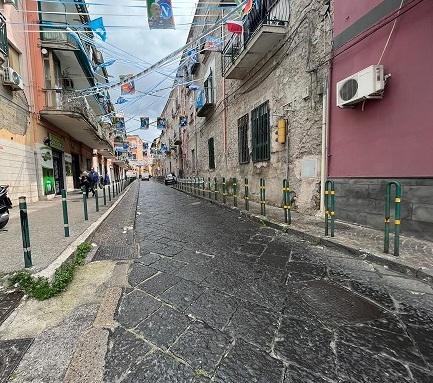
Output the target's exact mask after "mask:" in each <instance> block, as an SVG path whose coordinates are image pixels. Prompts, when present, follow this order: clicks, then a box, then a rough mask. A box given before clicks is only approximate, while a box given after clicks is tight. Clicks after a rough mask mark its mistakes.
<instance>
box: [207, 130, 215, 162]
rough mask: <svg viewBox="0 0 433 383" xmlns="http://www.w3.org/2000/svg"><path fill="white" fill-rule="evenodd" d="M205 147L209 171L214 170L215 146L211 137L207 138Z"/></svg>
mask: <svg viewBox="0 0 433 383" xmlns="http://www.w3.org/2000/svg"><path fill="white" fill-rule="evenodd" d="M207 145H208V151H209V169H215V146H214V139H213V137H212V138H209V140H208V141H207Z"/></svg>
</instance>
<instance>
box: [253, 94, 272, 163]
mask: <svg viewBox="0 0 433 383" xmlns="http://www.w3.org/2000/svg"><path fill="white" fill-rule="evenodd" d="M251 125H252V144H253V161H254V162H259V161H269V160H270V158H271V130H270V122H269V106H268V102H265V103H264V104H262V105H260V106H259V107H257V108H255V109H254V110H253V111H252V112H251Z"/></svg>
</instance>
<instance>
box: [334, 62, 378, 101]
mask: <svg viewBox="0 0 433 383" xmlns="http://www.w3.org/2000/svg"><path fill="white" fill-rule="evenodd" d="M384 89H385V76H384V72H383V65H371V66H369V67H368V68H365V69H363V70H362V71H360V72H358V73H355V74H354V75H352V76H350V77H347V78H345V79H344V80H341V81H339V82H337V106H339V107H340V108H344V107H348V106H353V105H356V104H358V103H359V102H362V101H364V100H366V99H371V98H382V95H383V90H384Z"/></svg>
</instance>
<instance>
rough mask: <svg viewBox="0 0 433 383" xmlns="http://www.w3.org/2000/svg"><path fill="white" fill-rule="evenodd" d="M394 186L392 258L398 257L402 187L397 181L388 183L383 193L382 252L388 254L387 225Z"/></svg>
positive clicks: (389, 218)
mask: <svg viewBox="0 0 433 383" xmlns="http://www.w3.org/2000/svg"><path fill="white" fill-rule="evenodd" d="M393 186H395V199H394V202H395V207H394V256H396V257H398V256H399V255H400V225H401V197H402V187H401V183H400V182H398V181H391V182H388V184H387V185H386V192H385V230H384V231H385V238H384V252H385V253H386V254H388V253H389V231H390V230H389V224H390V220H391V191H392V187H393Z"/></svg>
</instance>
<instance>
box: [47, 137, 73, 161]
mask: <svg viewBox="0 0 433 383" xmlns="http://www.w3.org/2000/svg"><path fill="white" fill-rule="evenodd" d="M48 137H49V139H50V146H51V147H52V148H53V149H57V150H60V151H61V152H64V151H65V141H64V140H63V138H62V137H59V136H57V135H55V134H53V133H48ZM71 162H72V161H71Z"/></svg>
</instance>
